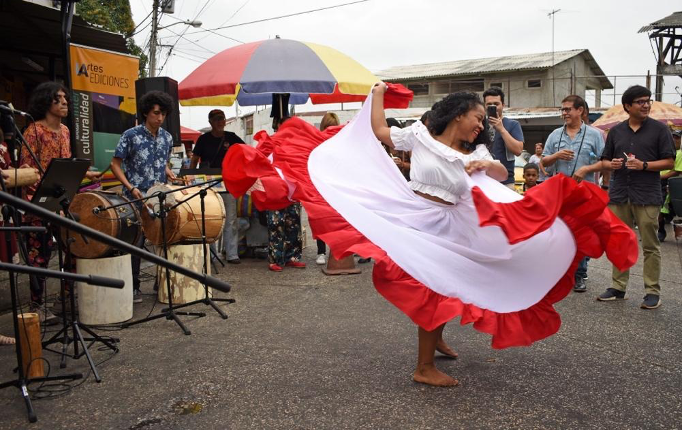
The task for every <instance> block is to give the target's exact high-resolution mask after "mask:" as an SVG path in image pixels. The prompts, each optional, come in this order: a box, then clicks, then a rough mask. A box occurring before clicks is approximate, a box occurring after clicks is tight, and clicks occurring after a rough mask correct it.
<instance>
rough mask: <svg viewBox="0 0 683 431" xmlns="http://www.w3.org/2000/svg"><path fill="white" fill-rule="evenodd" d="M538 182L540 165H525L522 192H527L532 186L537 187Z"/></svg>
mask: <svg viewBox="0 0 683 431" xmlns="http://www.w3.org/2000/svg"><path fill="white" fill-rule="evenodd" d="M537 184H538V165H536V164H535V163H527V164H526V165H524V184H523V185H522V192H521V193H520V194H522V195H523V194H524V193H526V191H527V190H529V189H530V188H532V187H536V185H537Z"/></svg>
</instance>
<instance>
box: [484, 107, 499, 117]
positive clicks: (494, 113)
mask: <svg viewBox="0 0 683 431" xmlns="http://www.w3.org/2000/svg"><path fill="white" fill-rule="evenodd" d="M486 115H487V116H489V117H494V118H498V107H496V106H495V105H489V106H487V107H486Z"/></svg>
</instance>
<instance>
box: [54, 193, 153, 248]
mask: <svg viewBox="0 0 683 431" xmlns="http://www.w3.org/2000/svg"><path fill="white" fill-rule="evenodd" d="M123 203H125V204H126V205H122V206H120V207H116V208H112V209H108V210H103V211H99V213H97V214H95V212H94V211H93V210H94V209H95V208H98V207H102V208H104V207H108V206H111V205H118V204H123ZM69 211H70V212H71V213H72V214H74V216H75V217H76V219H77V220H78V221H79V222H80V223H81V224H84V225H86V226H88V227H90V228H92V229H95V230H97V231H99V232H102V233H104V234H107V235H109V236H113V237H114V238H116V239H120V240H121V241H123V242H126V243H128V244H136V243H137V242H138V240H139V239H140V235H142V230H141V229H140V222H139V218H140V217H139V215H138V210H137V208H135V205H133V204H131V203H129V201H128V199H126V198H125V197H123V196H119V195H117V194H116V193H112V192H101V191H91V192H85V193H79V194H77V195H76V196H75V197H74V200H73V202H72V203H71V206H70V207H69ZM65 235H66V230H65V229H62V239H63V240H64V239H65ZM69 236H71V237H72V238H73V239H74V242H72V243H71V252H72V253H73V254H74V255H75V256H78V257H82V258H86V259H95V258H99V257H107V256H111V255H112V254H113V252H114V250H115V249H114V247H112V246H110V245H106V244H103V243H101V242H98V241H95V240H94V239H91V238H88V243H87V244H86V243H85V241H83V237H82V236H81V235H79V234H76V233H74V232H69Z"/></svg>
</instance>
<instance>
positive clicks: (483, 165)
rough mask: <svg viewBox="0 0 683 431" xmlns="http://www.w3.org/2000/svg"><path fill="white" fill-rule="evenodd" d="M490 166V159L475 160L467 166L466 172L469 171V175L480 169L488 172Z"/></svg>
mask: <svg viewBox="0 0 683 431" xmlns="http://www.w3.org/2000/svg"><path fill="white" fill-rule="evenodd" d="M490 167H491V161H490V160H474V161H472V162H470V163H469V164H468V165H467V166H465V172H467V174H468V175H472V174H473V173H475V172H479V171H484V172H486V171H488V169H489V168H490Z"/></svg>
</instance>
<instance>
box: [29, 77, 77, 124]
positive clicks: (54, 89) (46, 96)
mask: <svg viewBox="0 0 683 431" xmlns="http://www.w3.org/2000/svg"><path fill="white" fill-rule="evenodd" d="M59 90H61V91H63V92H64V94H65V95H66V100H67V102H68V101H70V100H69V91H68V90H67V89H66V87H64V86H63V85H62V84H60V83H59V82H54V81H47V82H43V83H41V84H39V85H38V86H37V87H36V88H35V89H34V90H33V92H32V93H31V97H30V98H29V100H28V109H27V111H28V113H29V114H31V117H33V120H34V121H38V120H42V119H43V118H45V116H46V115H47V113H48V111H49V110H50V107H51V106H52V104H53V103H55V102H59V98H58V97H57V93H59Z"/></svg>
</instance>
